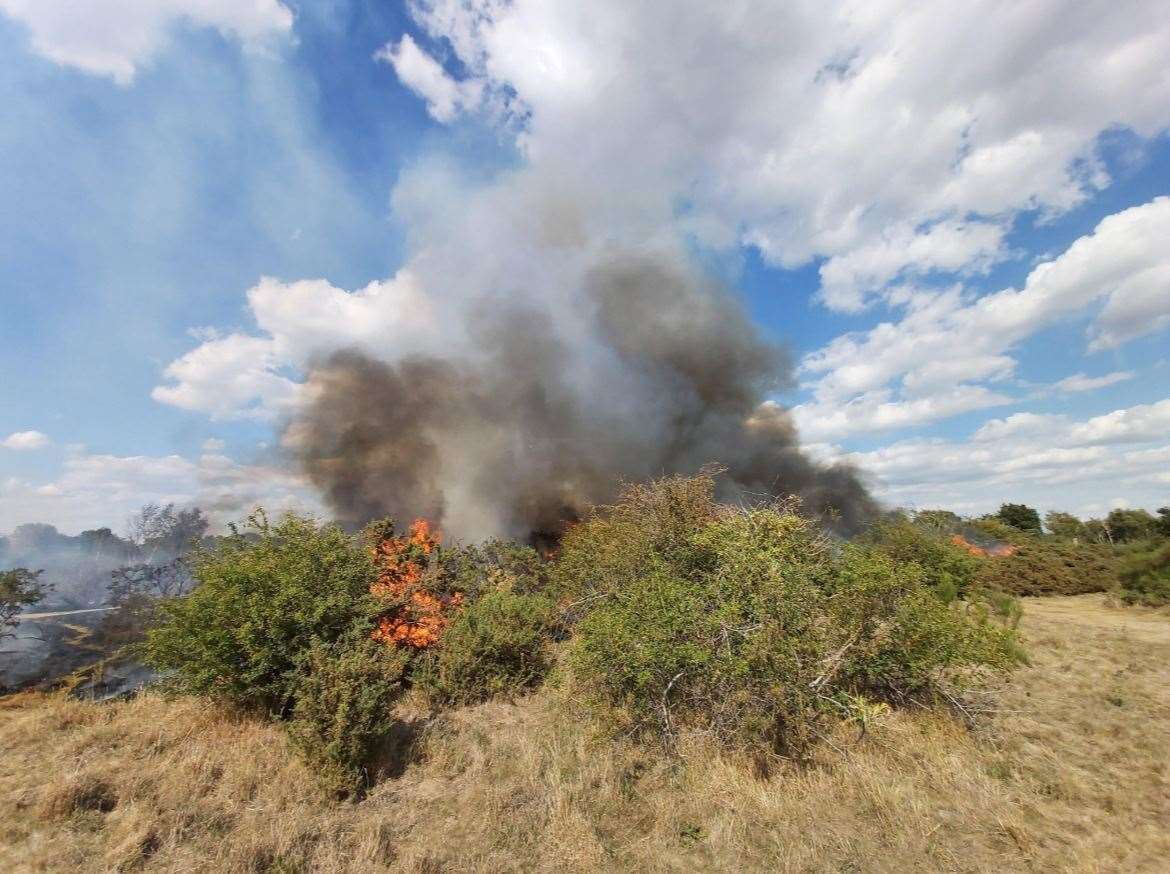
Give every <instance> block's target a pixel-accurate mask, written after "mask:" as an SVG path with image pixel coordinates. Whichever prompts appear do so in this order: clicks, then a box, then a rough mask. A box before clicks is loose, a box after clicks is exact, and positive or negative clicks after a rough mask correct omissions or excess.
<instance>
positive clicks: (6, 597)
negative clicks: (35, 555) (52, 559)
mask: <svg viewBox="0 0 1170 874" xmlns="http://www.w3.org/2000/svg"><path fill="white" fill-rule="evenodd" d="M40 576H41V572H40V571H30V570H29V569H28V568H22V567H18V568H13V569H12V570H10V571H0V638H5V637H13V636H14V634H15V632H13V631H12V629H13V628H15V627H16V625H17V623H19V622H20V619H19V618H18V617H19V616H20V613H21V611H22V610H24V608H25V607H31V606H32V605H33V604H36V603H38V602H39V601H40V600H41V599H42V598H44V597H45V594H46V592H47V591H48V589H47V587H46V586H45V585H44V584H43V583H41V581H40Z"/></svg>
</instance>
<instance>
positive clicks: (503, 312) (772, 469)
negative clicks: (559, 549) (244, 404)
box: [284, 249, 872, 539]
mask: <svg viewBox="0 0 1170 874" xmlns="http://www.w3.org/2000/svg"><path fill="white" fill-rule="evenodd" d="M596 261H597V263H594V264H592V265H588V266H585V267H584V268H583V269H582V270H581V272H580V281H579V283H578V284H577V286H576V289H575V292H576V293H575V294H573V295H570V296H568V297H563V296H559V295H549V296H547V297H545V298H543V299H540V298H536V297H535V296H532V295H524V294H516V295H511V296H500V295H496V294H490V293H489V294H484V295H483V296H481V297H480V298H478V299H472V300H470V301H468V302H467V303H466V305H465V306H463V307H453V308H452V311H451V316H452V317H455V318H460V319H461V324H460V325H458V326H457V328H458V330H457V331H456V332H455V333H456V334H457V335H460V336H462V338H463V342H462V343H460V344H459V345H458V346H456V347H454V348H453V349H452V351H451V352H449V353H447V354H438V353H437V352H436V351H434V350H432V351H429V352H426V353H410V354H405V355H403V356H402V357H401V358H399V359H398V360H380V359H379V358H378V357H375V356H374V355H371V354H369V353H367V352H363V351H359V350H356V349H351V350H345V351H340V352H336V353H334V354H332V355H330V356H328V357H326V358H324V359H323V360H321V361H320V362H319V363H317V364H316V365H315V366H314V367H312V368H311V369H310V373H309V379H308V382H307V386H306V392H305V402H304V404H303V405H302V407H301V409H300V412H299V413H298V415H297V416H296V417H295V418H294V419H293V420H292V421H291V423H290V424H289V425H288V427H287V429H286V432H285V438H284V444H285V446H286V447H287V448H288V449H290V450H291V451H292V452H293V453H294V455H295V456H296V458H297V459H298V460H299V462H300V464H301V465H302V466H303V469H304V470H305V472H306V473H307V475H308V477H309V479H310V480H311V481H312V482H313V483H314V484H315V485H316V486H317V487H318V488H319V489H320V490H321V492H322V493H323V495H324V497H325V498H326V500H327V501H328V502H329V504H330V505H331V506H332V508H333V509H334V511H335V512H336V514H337V515H338V517H339V518H340V519H341V520H343V521H344V522H347V523H349V524H354V525H356V524H360V523H362V522H365V521H367V520H369V519H371V518H374V517H377V516H383V515H390V516H394V517H395V518H398V519H406V518H411V517H414V516H425V517H427V518H429V519H432V520H435V521H437V522H438V523H439V524H441V525H442V526H443V527H444V529H445V530H446V531H447V532H448V533H449V534H451V535H454V536H455V537H457V538H460V539H477V538H481V537H486V536H493V535H503V536H512V537H531V536H533V535H534V534H536V535H540V534H555V533H556V532H557V531H559V530H560V529H561V527H563V525H564V523H565V522H566V521H568V520H571V519H573V518H576V517H577V516H578V515H579V514H580V512H581V511H582V510H583V509H584V508H585V507H586V506H588V505H589V504H591V503H595V502H599V501H605V500H608V499H610V498H612V497H613V495H614V493H615V490H616V488H617V486H618V485H619V483H620V481H621V480H644V479H647V478H650V477H655V476H661V475H664V474H671V473H694V472H695V471H697V470H698V469H699V468H700V467H702V466H703V465H705V464H708V463H712V462H714V463H718V464H722V465H724V466H725V467H726V468H727V474H726V476H725V477H723V478H722V483H721V489H722V494H721V497H722V498H723V499H725V500H737V499H744V498H751V497H759V496H763V495H789V494H796V495H800V496H801V497H802V498H803V499H804V501H805V506H806V509H808V510H810V511H812V512H815V513H819V514H828V513H834V514H835V515H837V516H838V517H839V518H838V524H840V525H841V526H842V527H843V528H846V529H851V528H854V527H855V526H856V525H857V524H858V523H859V522H860V521H861V520H862V519H863V518H864V517H865V516H866V515H867V514H868V513H869V512H870V511H871V510H872V502H871V500H870V498H869V496H868V493H867V492H866V489H865V488H864V486H863V485H862V484H861V483H860V481H859V480H858V478H857V476H856V475H855V474H854V472H853V471H852V470H850V469H848V468H846V467H843V466H821V465H818V464H816V463H814V462H813V461H812V460H810V459H809V458H808V457H807V456H806V455H805V454H804V453H802V452H801V450H800V448H799V446H798V443H797V435H796V432H795V429H794V427H793V425H792V422H791V419H790V417H789V416H788V414H787V413H786V412H785V411H784V410H782V409H781V408H780V407H778V406H776V405H774V404H771V403H767V402H766V400H767V397H768V395H769V393H771V392H773V391H775V390H777V389H780V388H784V387H786V386H788V385H789V384H790V381H791V365H790V363H789V361H788V358H787V356H786V355H785V354H784V352H783V350H781V349H779V348H777V347H776V346H775V345H772V344H770V343H768V342H766V341H765V340H764V339H763V338H762V337H761V336H760V334H759V332H758V331H757V330H756V328H755V327H754V326H753V325H752V323H751V322H750V320H749V319H748V317H747V314H746V313H745V312H744V310H743V308H742V306H741V305H740V303H739V301H738V300H737V299H736V298H735V297H734V296H733V295H732V294H731V293H730V292H728V291H727V290H726V289H725V288H724V287H723V286H721V285H720V284H718V283H716V282H714V281H712V280H711V279H709V278H708V277H706V276H704V275H702V274H701V273H700V272H699V271H698V270H697V269H696V268H694V267H693V266H692V265H690V264H689V263H687V262H685V261H683V260H681V259H679V258H671V257H670V256H668V255H666V254H663V253H661V252H660V253H653V254H648V253H646V252H621V251H614V250H612V249H607V250H605V251H604V252H603V253H601V256H600V257H599V258H597V259H596Z"/></svg>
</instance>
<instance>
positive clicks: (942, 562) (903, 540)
mask: <svg viewBox="0 0 1170 874" xmlns="http://www.w3.org/2000/svg"><path fill="white" fill-rule="evenodd" d="M861 541H862V542H863V543H867V544H869V545H870V546H872V548H873V549H874V550H875V551H877V552H880V553H882V554H883V555H886V556H888V557H889V558H890V559H891V560H892V561H894V562H895V563H900V564H909V563H914V564H916V565H918V567H919V568H921V569H922V571H923V572H924V573H925V574H926V578H927V581H928V583H929V585H930V586H931V588H933V589H934V591H935V594H937V595H938V596H939V597H940V598H942V600H944V601H947V602H950V601H953V600H955V598H959V597H963V596H966V595H967V594H968V592H969V590H970V588H971V584H972V583H973V582H974V581H975V578H976V576H977V575H978V573H979V567H980V564H981V560H980V559H979V558H977V557H975V556H974V555H972V554H971V553H970V552H968V551H967V550H965V549H962V548H960V547H958V546H956V545H955V544H954V543H953V542H952V540H951V535H950V534H949V532H947V531H945V530H943V529H937V530H935V529H930V528H926V527H924V526H923V525H921V524H918V522H917V520H916V521H915V522H911V521H910V520H908V519H904V518H897V517H895V518H889V519H883V520H881V521H879V522H876V523H874V524H873V525H872V526H871V527H870V529H869V531H867V532H866V533H865V536H864V537H863V538H861Z"/></svg>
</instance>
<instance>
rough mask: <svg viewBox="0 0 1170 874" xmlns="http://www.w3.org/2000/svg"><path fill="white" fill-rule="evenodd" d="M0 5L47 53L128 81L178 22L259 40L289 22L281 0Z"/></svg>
mask: <svg viewBox="0 0 1170 874" xmlns="http://www.w3.org/2000/svg"><path fill="white" fill-rule="evenodd" d="M0 12H3V13H4V14H6V15H8V16H10V17H11V18H13V19H15V20H17V21H19V22H21V23H22V24H24V25H25V26H27V27H28V29H29V34H30V37H31V39H32V46H33V49H34V50H35V51H36V52H38V53H39V54H41V55H43V56H44V57H46V58H48V59H49V60H51V61H54V62H56V63H58V64H61V65H63V66H70V67H76V68H78V69H80V70H84V71H86V72H87V73H94V74H96V75H100V76H109V77H111V78H113V79H114V81H116V82H118V83H119V84H122V85H126V84H128V83H129V82H130V81H131V80H132V79H133V78H134V74H135V73H136V72H137V70H138V69H139V68H140V67H141V66H142V65H144V64H146V63H148V62H149V61H150V59H151V58H153V57H154V56H155V55H156V54H157V53H158V52H159V51H161V50H162V49H163V48H164V47H165V46H166V44H167V42H168V40H169V39H170V35H171V32H172V30H173V29H174V28H175V27H176V26H178V25H179V24H187V25H190V26H195V27H213V28H216V29H217V30H219V31H220V32H221V33H223V34H224V35H225V36H232V37H235V38H237V39H239V40H241V41H243V42H245V43H247V44H252V45H255V44H259V43H261V42H262V41H263V40H265V39H267V38H269V37H271V36H273V35H275V34H281V33H286V32H287V31H288V30H289V29H290V28H291V27H292V21H293V15H292V12H291V11H289V9H288V7H286V6H284V5H283V4H282V3H281V2H280V0H246V2H240V0H85V2H71V0H0Z"/></svg>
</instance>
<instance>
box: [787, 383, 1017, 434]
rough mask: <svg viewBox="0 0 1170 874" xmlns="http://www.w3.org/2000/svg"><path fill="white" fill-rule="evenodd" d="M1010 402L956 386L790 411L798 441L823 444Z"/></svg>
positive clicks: (862, 397) (864, 396)
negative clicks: (912, 395) (913, 395)
mask: <svg viewBox="0 0 1170 874" xmlns="http://www.w3.org/2000/svg"><path fill="white" fill-rule="evenodd" d="M1011 402H1012V399H1011V398H1010V397H1007V396H1006V395H1002V394H997V393H996V392H993V391H990V390H989V389H986V388H984V387H983V386H975V385H957V386H954V387H953V388H951V389H950V390H948V391H945V392H938V393H936V394H934V395H931V396H929V397H922V398H914V399H909V400H892V399H891V393H890V392H888V391H874V392H867V393H865V394H862V395H860V396H858V397H856V398H853V399H852V400H850V401H848V402H847V403H828V404H817V403H812V404H800V405H798V406H795V407H793V408H792V414H793V416H794V417H795V418H796V424H797V427H798V428H799V429H800V435H801V437H802V439H806V440H814V441H825V440H835V439H840V438H842V437H845V436H848V435H850V434H873V433H878V432H882V431H889V430H893V429H896V428H909V427H913V426H915V425H922V424H924V423H927V422H934V421H937V420H938V419H945V418H948V417H950V416H956V415H958V414H959V413H967V412H970V411H972V410H982V409H986V408H988V407H996V406H1002V405H1003V404H1009V403H1011Z"/></svg>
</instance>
